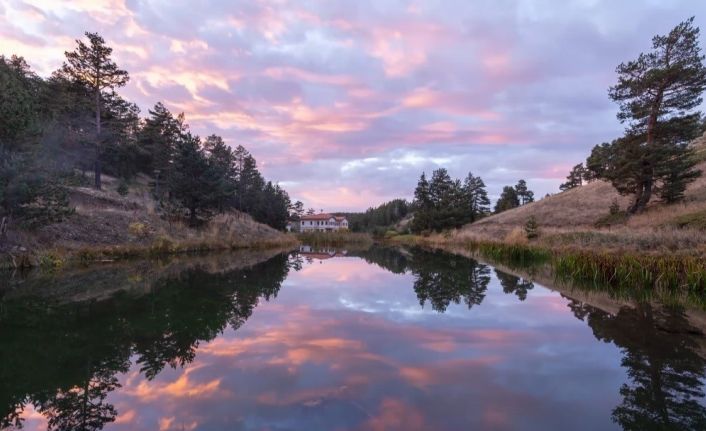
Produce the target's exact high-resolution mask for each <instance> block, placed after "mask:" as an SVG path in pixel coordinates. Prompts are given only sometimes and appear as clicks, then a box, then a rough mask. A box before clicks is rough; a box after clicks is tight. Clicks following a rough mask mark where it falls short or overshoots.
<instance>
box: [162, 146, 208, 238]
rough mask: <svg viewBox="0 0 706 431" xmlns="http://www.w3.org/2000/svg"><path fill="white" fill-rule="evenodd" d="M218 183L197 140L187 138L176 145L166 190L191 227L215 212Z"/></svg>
mask: <svg viewBox="0 0 706 431" xmlns="http://www.w3.org/2000/svg"><path fill="white" fill-rule="evenodd" d="M219 181H220V178H219V176H218V170H217V168H216V167H215V166H214V164H213V163H211V161H210V160H209V159H208V158H207V156H206V154H205V153H204V151H203V149H202V148H201V142H200V140H199V138H198V137H196V136H192V135H191V134H186V135H185V136H184V137H183V138H182V139H180V140H179V142H177V144H176V150H175V153H174V160H173V168H172V170H171V171H170V176H169V182H168V185H167V186H168V190H169V195H170V196H171V198H172V199H174V200H175V201H176V202H178V203H179V204H180V205H181V206H182V207H183V208H185V209H186V210H187V211H188V213H189V224H190V225H191V226H196V225H197V224H198V222H199V217H200V218H201V219H207V218H209V217H210V215H211V211H212V210H215V209H217V207H218V203H219V199H220V189H219Z"/></svg>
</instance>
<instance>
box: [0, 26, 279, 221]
mask: <svg viewBox="0 0 706 431" xmlns="http://www.w3.org/2000/svg"><path fill="white" fill-rule="evenodd" d="M129 79H130V76H129V73H128V72H127V71H125V70H122V69H120V67H119V66H118V65H117V64H116V63H115V62H114V60H113V59H112V48H110V47H109V46H108V45H107V44H106V42H105V40H104V39H103V38H102V37H101V36H100V35H98V34H97V33H86V34H85V39H83V40H77V41H76V46H75V50H74V51H71V52H66V53H65V62H64V64H63V65H62V66H61V67H60V68H59V69H58V70H56V71H54V72H53V73H52V74H51V76H50V77H48V78H42V77H40V76H38V75H37V74H36V73H35V72H34V71H32V69H31V68H30V66H29V65H28V63H27V61H26V60H25V59H24V58H22V57H17V56H12V57H10V58H7V57H3V56H0V88H2V89H3V90H2V91H1V92H0V220H1V221H2V224H0V226H1V229H3V230H5V229H7V228H8V225H10V224H13V225H14V224H16V225H18V226H21V227H24V228H31V227H33V226H37V225H41V224H43V223H48V222H56V221H61V220H62V219H63V218H64V217H66V216H68V215H70V214H71V212H72V209H71V208H70V206H69V201H68V193H67V187H69V186H88V185H92V186H93V187H94V188H96V189H99V190H100V189H102V188H103V187H104V184H103V181H102V178H103V176H104V175H110V176H112V177H115V178H118V179H119V182H118V186H117V192H118V193H120V194H122V195H126V194H127V193H128V192H129V190H130V187H131V184H132V183H133V181H135V179H136V178H137V177H138V176H139V175H144V176H147V177H148V178H149V179H150V186H151V191H152V197H153V198H154V200H155V201H156V202H157V208H158V210H159V211H160V213H161V214H162V215H163V216H165V217H170V218H172V219H174V218H176V219H183V220H184V221H185V222H186V223H188V224H189V225H190V226H192V227H193V226H198V225H200V224H202V223H203V222H204V221H206V220H208V219H209V218H211V217H212V216H213V215H215V214H218V213H223V212H226V211H229V210H237V211H241V212H245V213H248V214H250V215H251V216H252V217H253V218H254V219H255V220H256V221H259V222H261V223H265V224H268V225H270V226H272V227H274V228H275V229H280V230H283V229H284V228H285V226H286V222H287V218H288V215H289V207H290V200H289V196H288V194H287V192H286V191H285V190H283V189H282V188H281V187H279V185H277V184H274V183H272V182H271V181H267V180H266V179H265V178H264V177H263V176H262V174H261V173H260V172H259V170H258V168H257V162H256V160H255V158H254V157H253V156H252V154H250V153H249V152H248V150H246V149H245V148H244V147H243V146H241V145H238V146H237V147H236V148H235V149H234V150H233V149H232V148H231V147H230V146H229V145H227V144H226V143H225V142H224V140H223V139H222V138H221V137H220V136H217V135H215V134H213V135H210V136H207V137H205V138H201V137H200V136H198V135H195V134H194V133H193V132H192V131H191V130H190V128H189V125H188V124H187V122H186V116H185V114H184V113H179V114H174V113H172V112H170V111H169V109H167V107H166V106H165V105H164V104H163V103H161V102H157V103H156V104H155V105H154V107H153V108H152V109H149V110H148V112H147V115H146V116H144V117H143V116H141V112H140V109H139V108H138V106H137V105H136V104H134V103H132V102H130V101H128V100H126V99H124V98H123V97H121V96H120V94H118V92H117V89H118V88H120V87H123V86H125V85H126V84H127V83H128V81H129Z"/></svg>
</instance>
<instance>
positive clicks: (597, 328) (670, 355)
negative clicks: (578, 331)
mask: <svg viewBox="0 0 706 431" xmlns="http://www.w3.org/2000/svg"><path fill="white" fill-rule="evenodd" d="M569 307H571V309H572V310H573V311H574V314H575V315H576V317H578V318H579V319H581V320H586V321H587V322H588V324H589V326H590V327H591V328H592V329H593V334H594V335H595V336H596V338H597V339H599V340H603V341H606V342H612V343H615V345H616V346H618V347H620V348H621V350H622V352H623V360H622V365H623V367H625V368H626V369H627V374H628V377H629V379H630V382H629V383H626V384H624V385H623V386H622V387H621V388H620V395H621V396H622V397H623V401H622V403H621V404H620V405H619V406H617V407H616V408H615V409H614V410H613V420H614V421H615V422H617V423H618V424H620V425H621V426H622V428H623V429H624V430H630V431H632V430H706V406H705V405H704V388H703V379H704V376H705V375H706V360H704V358H703V357H701V356H700V355H699V353H698V345H697V337H696V336H695V335H694V332H696V330H695V329H694V328H693V327H691V326H690V325H689V323H688V321H687V320H686V318H685V317H684V313H683V311H680V310H675V309H662V308H660V309H656V308H655V307H652V306H651V305H649V304H641V305H639V306H637V307H636V308H629V307H623V308H622V309H621V310H620V312H619V313H618V314H617V315H615V316H614V315H611V314H609V313H607V312H604V311H602V310H599V309H596V308H594V307H591V306H588V305H585V304H582V303H580V302H578V301H575V300H572V301H571V303H570V304H569Z"/></svg>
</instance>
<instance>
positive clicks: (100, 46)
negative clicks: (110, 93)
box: [61, 32, 130, 190]
mask: <svg viewBox="0 0 706 431" xmlns="http://www.w3.org/2000/svg"><path fill="white" fill-rule="evenodd" d="M86 37H87V38H88V44H86V43H85V42H84V41H82V40H80V39H78V40H76V45H77V46H76V50H75V51H71V52H68V51H67V52H65V53H64V54H65V55H66V62H65V63H64V65H63V66H62V69H61V70H62V72H63V73H64V74H65V75H66V76H67V77H70V78H71V79H73V80H74V81H76V82H79V83H81V84H83V85H86V86H87V87H88V88H89V89H90V90H91V92H92V93H93V98H94V100H95V118H96V138H95V143H94V149H95V156H94V158H95V160H94V174H95V187H96V188H97V189H99V190H100V189H101V151H102V145H101V140H102V137H101V102H102V95H101V93H102V91H103V90H105V89H110V90H113V89H114V88H115V87H122V86H124V85H125V84H127V82H128V80H129V79H130V77H129V75H128V73H127V72H126V71H124V70H122V69H120V68H118V66H117V64H115V62H114V61H113V60H112V59H111V57H110V56H111V54H112V53H113V48H111V47H109V46H107V45H106V44H105V40H104V39H103V38H102V37H101V36H100V35H99V34H98V33H89V32H86Z"/></svg>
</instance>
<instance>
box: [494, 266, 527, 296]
mask: <svg viewBox="0 0 706 431" xmlns="http://www.w3.org/2000/svg"><path fill="white" fill-rule="evenodd" d="M495 276H496V277H497V278H498V280H499V281H500V285H501V286H502V287H503V292H505V293H512V294H515V295H516V296H517V298H518V299H519V300H520V301H524V300H525V299H527V293H528V291H530V290H532V288H534V283H532V282H531V281H529V280H525V279H524V278H522V277H518V276H516V275H513V274H508V273H506V272H502V271H499V270H497V269H496V270H495Z"/></svg>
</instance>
